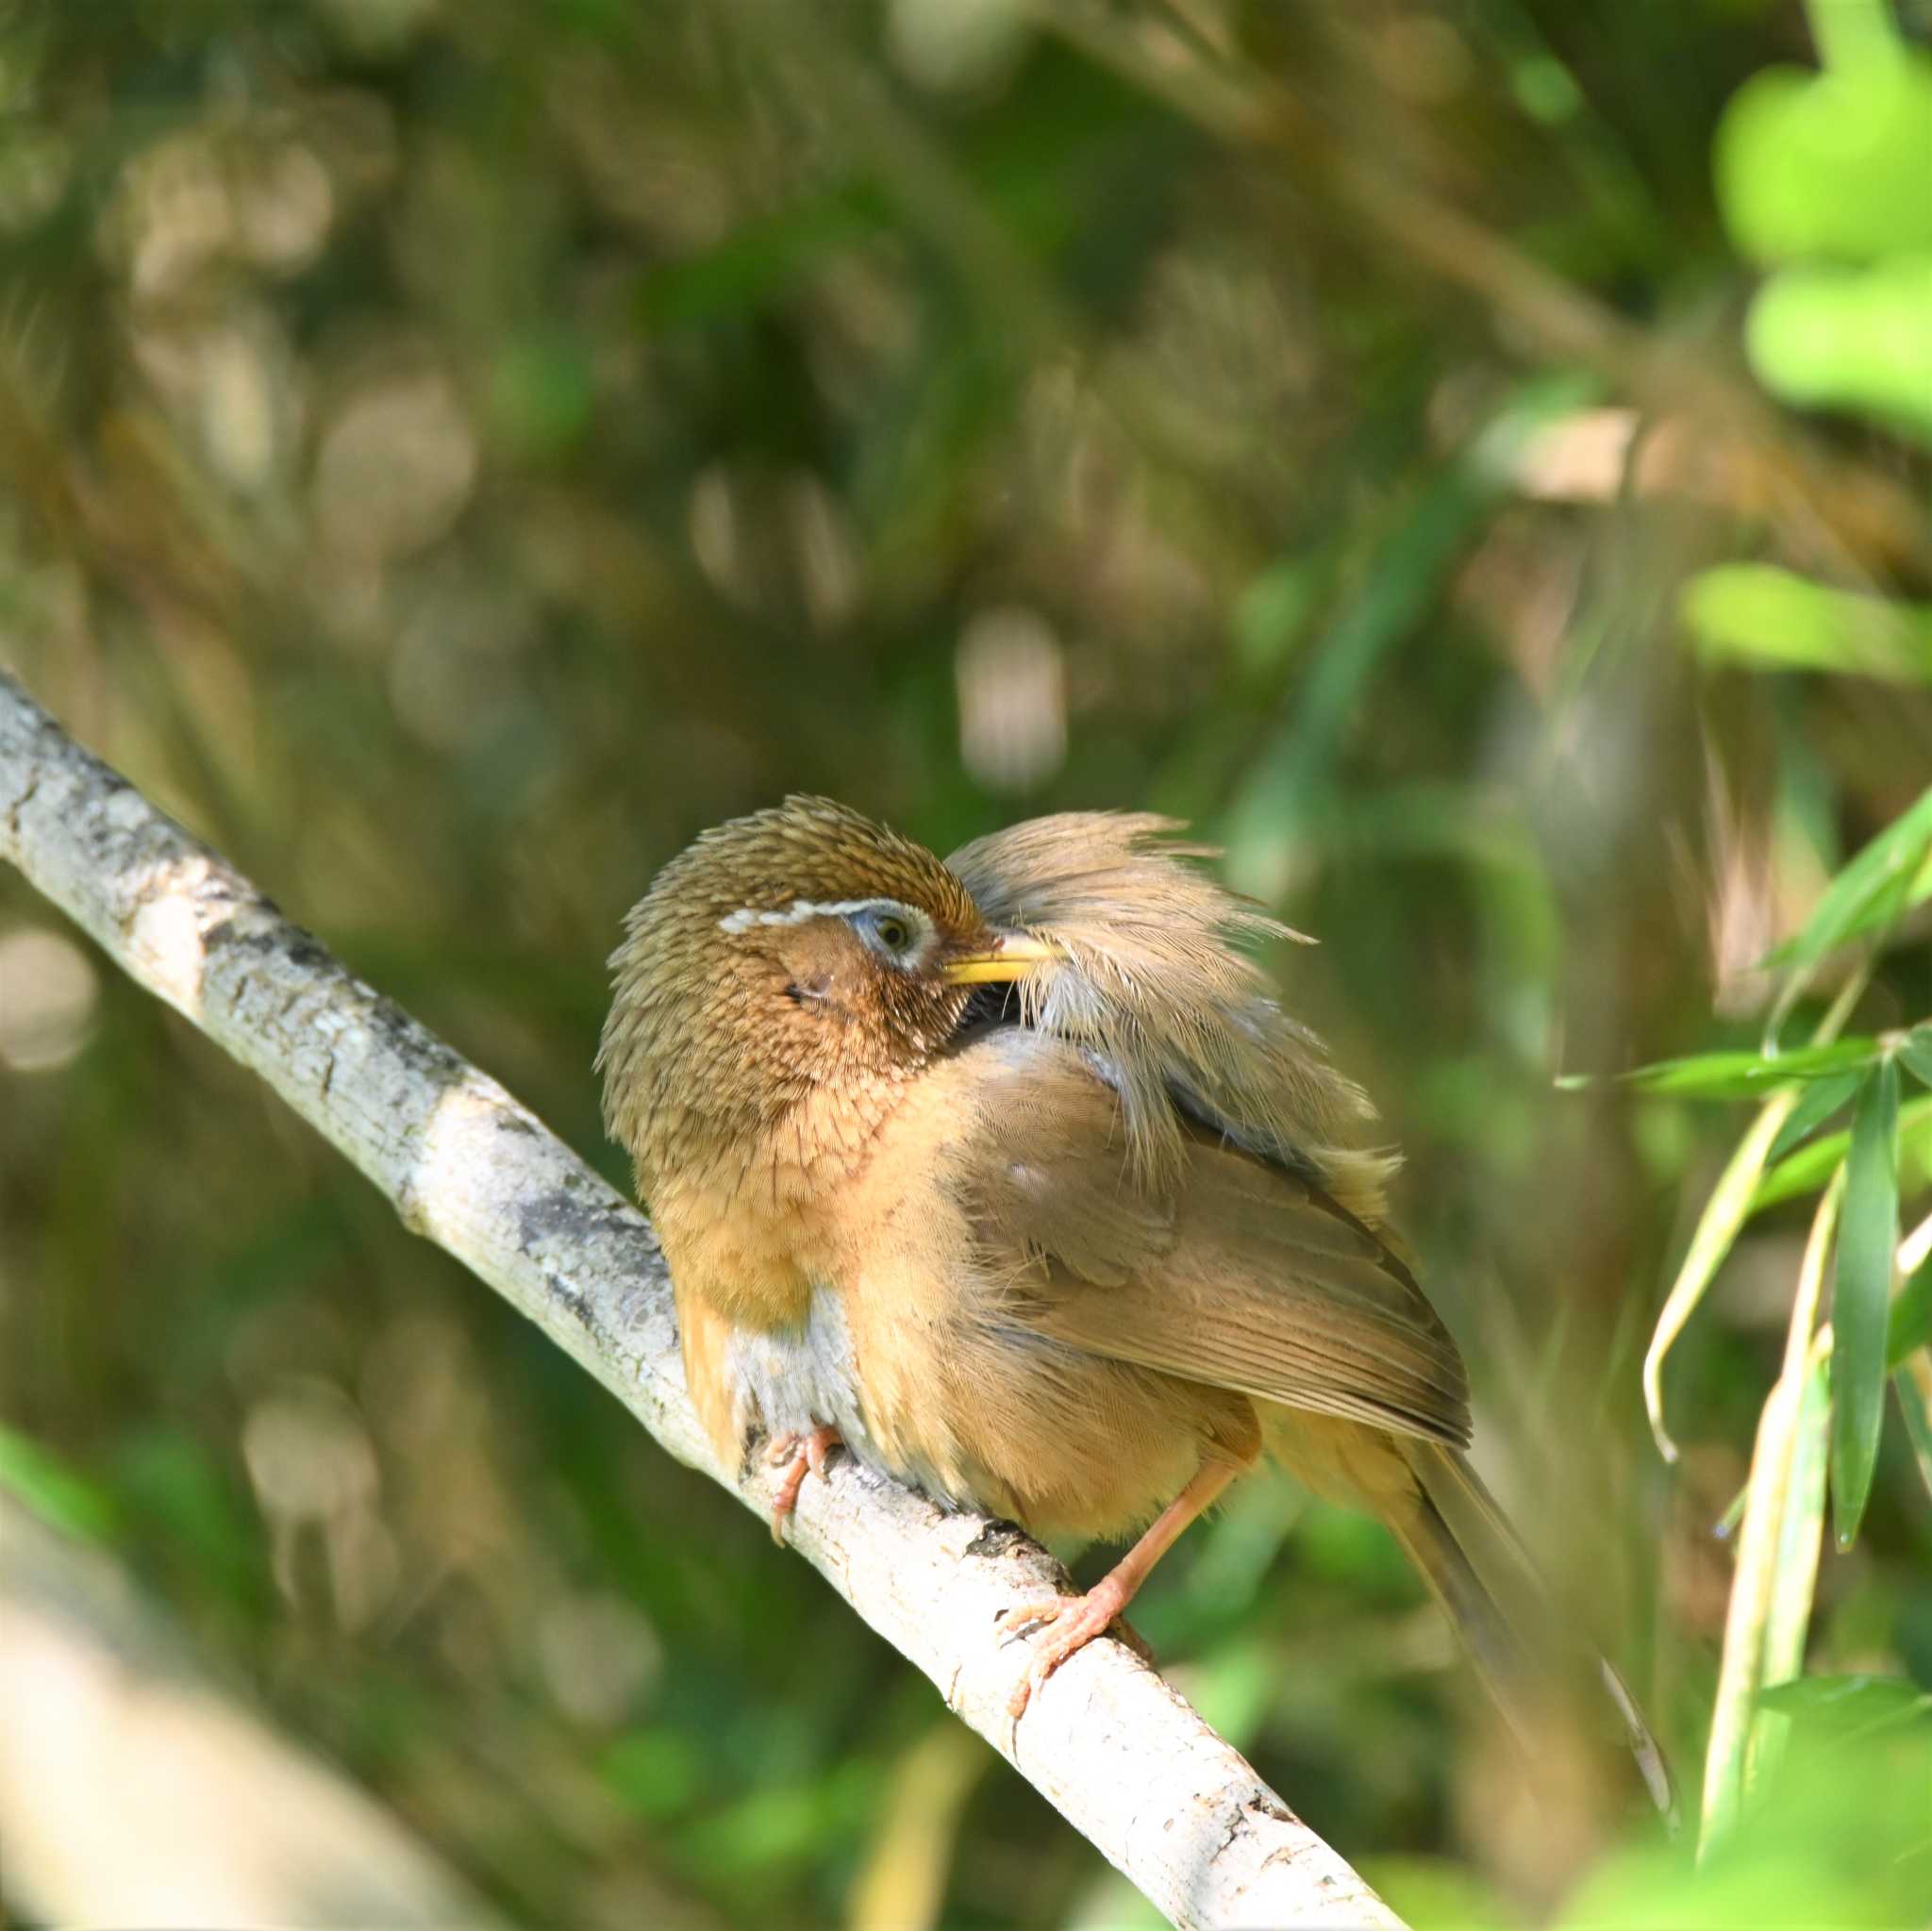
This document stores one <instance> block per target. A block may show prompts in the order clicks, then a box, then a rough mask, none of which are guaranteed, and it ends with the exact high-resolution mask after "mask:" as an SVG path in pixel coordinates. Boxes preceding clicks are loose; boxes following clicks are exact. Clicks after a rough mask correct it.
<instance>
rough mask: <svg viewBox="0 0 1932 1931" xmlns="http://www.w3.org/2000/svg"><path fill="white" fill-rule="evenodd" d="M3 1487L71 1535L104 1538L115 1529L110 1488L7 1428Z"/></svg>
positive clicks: (1, 1431) (0, 1467)
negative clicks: (104, 1486)
mask: <svg viewBox="0 0 1932 1931" xmlns="http://www.w3.org/2000/svg"><path fill="white" fill-rule="evenodd" d="M0 1489H5V1490H8V1493H10V1494H13V1495H17V1496H18V1497H19V1498H20V1500H21V1501H23V1502H24V1503H25V1504H26V1506H27V1507H29V1508H31V1509H32V1510H33V1511H34V1513H35V1514H36V1515H38V1516H40V1517H41V1518H42V1520H43V1521H44V1522H46V1523H48V1524H49V1525H50V1526H52V1527H54V1528H57V1529H60V1530H62V1531H63V1532H64V1533H66V1534H68V1535H70V1536H77V1537H81V1538H84V1539H85V1540H89V1541H94V1542H99V1541H105V1540H107V1539H108V1537H109V1536H110V1535H111V1534H112V1533H113V1530H114V1521H115V1517H114V1505H113V1502H112V1500H111V1499H110V1498H109V1497H108V1493H107V1491H106V1490H104V1489H99V1488H96V1487H95V1485H94V1484H93V1483H92V1482H91V1481H89V1480H88V1479H87V1478H86V1477H85V1476H84V1475H79V1474H76V1473H75V1472H74V1471H73V1470H72V1469H70V1468H69V1467H68V1466H67V1464H66V1463H65V1462H63V1461H62V1460H60V1459H59V1457H57V1456H54V1455H51V1454H49V1453H48V1451H47V1450H46V1449H44V1448H42V1446H41V1445H40V1443H39V1442H37V1441H33V1440H29V1439H28V1438H27V1437H26V1436H25V1435H17V1434H15V1433H14V1431H13V1430H12V1429H11V1428H5V1427H0Z"/></svg>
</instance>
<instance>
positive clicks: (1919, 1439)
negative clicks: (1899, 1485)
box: [1891, 1356, 1932, 1495]
mask: <svg viewBox="0 0 1932 1931" xmlns="http://www.w3.org/2000/svg"><path fill="white" fill-rule="evenodd" d="M1891 1391H1892V1392H1893V1393H1894V1394H1895V1395H1897V1397H1898V1408H1899V1413H1900V1414H1901V1415H1902V1416H1903V1417H1904V1418H1905V1424H1906V1440H1907V1441H1909V1442H1910V1443H1911V1445H1912V1459H1913V1460H1914V1461H1916V1462H1917V1463H1918V1465H1919V1478H1920V1480H1921V1481H1923V1482H1924V1485H1925V1492H1926V1493H1927V1494H1928V1495H1932V1359H1924V1358H1921V1357H1918V1356H1913V1357H1910V1358H1908V1359H1907V1361H1906V1362H1905V1364H1904V1365H1903V1366H1902V1367H1901V1368H1900V1369H1899V1371H1898V1373H1896V1374H1894V1375H1893V1376H1892V1377H1891Z"/></svg>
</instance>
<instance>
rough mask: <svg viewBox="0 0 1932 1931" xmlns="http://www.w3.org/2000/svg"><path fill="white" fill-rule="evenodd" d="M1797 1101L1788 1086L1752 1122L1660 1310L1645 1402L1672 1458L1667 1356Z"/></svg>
mask: <svg viewBox="0 0 1932 1931" xmlns="http://www.w3.org/2000/svg"><path fill="white" fill-rule="evenodd" d="M1797 1104H1798V1094H1797V1089H1796V1088H1795V1087H1787V1088H1786V1089H1785V1090H1784V1091H1783V1092H1781V1093H1778V1094H1776V1095H1774V1097H1773V1098H1772V1099H1771V1100H1769V1101H1768V1102H1767V1103H1766V1104H1765V1106H1764V1107H1762V1108H1761V1110H1760V1111H1759V1112H1758V1115H1757V1119H1756V1120H1754V1121H1753V1122H1752V1123H1751V1130H1750V1131H1749V1132H1748V1133H1746V1134H1745V1136H1744V1137H1743V1139H1742V1140H1740V1141H1739V1142H1738V1150H1737V1151H1736V1152H1735V1153H1734V1154H1732V1156H1731V1157H1730V1162H1729V1164H1728V1165H1727V1166H1726V1167H1725V1168H1724V1174H1723V1175H1722V1176H1721V1177H1720V1179H1719V1181H1718V1183H1717V1185H1716V1186H1715V1187H1714V1188H1712V1189H1711V1193H1710V1198H1709V1199H1708V1200H1707V1201H1706V1202H1705V1204H1704V1211H1703V1213H1702V1214H1700V1215H1699V1216H1698V1220H1697V1229H1696V1231H1695V1232H1694V1233H1693V1234H1692V1235H1691V1245H1690V1246H1689V1248H1688V1249H1686V1251H1685V1254H1684V1260H1683V1264H1682V1265H1681V1266H1680V1267H1679V1268H1678V1269H1677V1278H1676V1279H1675V1280H1674V1282H1672V1284H1671V1291H1670V1293H1669V1294H1668V1295H1667V1296H1666V1297H1665V1300H1664V1306H1663V1312H1662V1313H1661V1314H1659V1315H1658V1316H1657V1331H1656V1333H1654V1334H1653V1335H1652V1336H1651V1338H1650V1347H1649V1350H1648V1352H1647V1353H1646V1354H1645V1355H1644V1357H1643V1403H1644V1407H1645V1408H1646V1409H1647V1410H1648V1412H1649V1415H1650V1432H1651V1434H1652V1435H1653V1436H1654V1437H1655V1438H1656V1440H1657V1453H1658V1454H1659V1455H1661V1456H1662V1457H1663V1458H1664V1459H1665V1460H1666V1461H1675V1460H1676V1458H1677V1444H1676V1443H1675V1442H1674V1440H1672V1439H1671V1435H1670V1431H1669V1430H1668V1429H1667V1428H1666V1427H1665V1426H1664V1390H1663V1371H1664V1357H1665V1356H1666V1355H1667V1354H1669V1353H1670V1351H1671V1348H1672V1345H1673V1344H1674V1342H1675V1340H1676V1339H1677V1337H1678V1336H1679V1335H1680V1334H1682V1333H1683V1331H1684V1326H1685V1323H1687V1322H1688V1321H1689V1320H1690V1319H1691V1315H1692V1314H1693V1313H1695V1312H1696V1310H1697V1304H1698V1303H1699V1302H1700V1301H1702V1300H1703V1299H1704V1292H1705V1290H1706V1289H1707V1288H1708V1287H1709V1286H1710V1283H1711V1280H1712V1278H1713V1276H1715V1274H1716V1273H1717V1271H1718V1269H1719V1268H1720V1267H1722V1266H1723V1265H1724V1256H1725V1255H1727V1254H1728V1253H1729V1252H1730V1251H1731V1242H1732V1241H1733V1240H1736V1239H1737V1238H1738V1229H1739V1228H1740V1227H1741V1226H1742V1225H1743V1224H1744V1223H1745V1221H1746V1220H1747V1219H1749V1218H1750V1214H1751V1209H1752V1207H1753V1205H1754V1203H1755V1202H1756V1199H1757V1186H1758V1179H1759V1176H1760V1175H1761V1174H1763V1172H1764V1163H1765V1160H1766V1158H1767V1157H1768V1156H1769V1155H1770V1153H1771V1148H1772V1143H1773V1141H1774V1140H1776V1139H1777V1136H1778V1134H1779V1133H1780V1132H1781V1131H1782V1130H1783V1128H1784V1124H1785V1122H1786V1121H1787V1120H1788V1119H1790V1116H1791V1112H1792V1109H1793V1108H1794V1107H1796V1106H1797Z"/></svg>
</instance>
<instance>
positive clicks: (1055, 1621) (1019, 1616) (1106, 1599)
mask: <svg viewBox="0 0 1932 1931" xmlns="http://www.w3.org/2000/svg"><path fill="white" fill-rule="evenodd" d="M1113 1580H1114V1579H1113V1577H1112V1576H1110V1575H1109V1576H1104V1577H1103V1578H1102V1579H1101V1580H1100V1581H1099V1582H1097V1583H1095V1584H1094V1586H1093V1587H1092V1588H1091V1590H1088V1591H1087V1593H1086V1594H1085V1595H1084V1596H1044V1597H1042V1598H1041V1600H1040V1601H1038V1602H1034V1603H1023V1604H1022V1605H1021V1606H1019V1607H1018V1608H1017V1609H1009V1610H1008V1611H1007V1612H1006V1614H1005V1615H1004V1617H1003V1618H1002V1619H1001V1621H1002V1626H1003V1628H1004V1630H1005V1632H1006V1634H1007V1635H1008V1636H1009V1637H1011V1636H1015V1635H1017V1634H1018V1633H1019V1632H1020V1631H1021V1630H1023V1629H1027V1628H1031V1627H1033V1626H1034V1625H1035V1624H1039V1625H1041V1626H1042V1627H1047V1628H1049V1629H1050V1633H1049V1634H1048V1635H1047V1636H1046V1637H1045V1639H1044V1640H1042V1641H1041V1643H1040V1645H1039V1646H1038V1647H1037V1648H1036V1649H1035V1650H1034V1652H1033V1657H1032V1660H1031V1661H1030V1662H1029V1663H1028V1664H1027V1666H1026V1673H1025V1674H1024V1675H1023V1676H1022V1677H1021V1678H1020V1680H1019V1682H1018V1683H1017V1684H1015V1685H1014V1687H1013V1693H1012V1695H1011V1697H1010V1698H1009V1699H1008V1703H1007V1714H1008V1717H1010V1718H1011V1719H1012V1721H1013V1722H1014V1723H1018V1722H1019V1721H1020V1719H1021V1718H1022V1717H1023V1716H1024V1714H1025V1713H1026V1706H1027V1705H1028V1704H1029V1703H1031V1702H1032V1700H1033V1695H1034V1692H1035V1691H1036V1690H1038V1689H1039V1688H1040V1686H1041V1684H1042V1683H1044V1682H1045V1681H1046V1679H1047V1678H1048V1677H1049V1676H1051V1675H1052V1674H1053V1673H1054V1672H1055V1671H1056V1670H1058V1668H1059V1666H1060V1665H1061V1664H1062V1663H1063V1662H1065V1661H1066V1659H1067V1658H1068V1657H1069V1656H1073V1655H1074V1653H1075V1652H1076V1651H1079V1650H1083V1649H1085V1648H1086V1647H1087V1645H1088V1644H1089V1643H1090V1642H1091V1641H1092V1640H1093V1639H1094V1638H1095V1637H1096V1636H1105V1635H1106V1634H1107V1632H1108V1630H1109V1629H1111V1630H1113V1631H1114V1633H1115V1635H1116V1636H1117V1637H1118V1638H1119V1640H1121V1641H1122V1642H1124V1643H1125V1644H1126V1646H1127V1647H1128V1648H1129V1649H1130V1650H1132V1651H1133V1652H1134V1654H1135V1655H1136V1656H1139V1657H1140V1658H1141V1661H1142V1662H1143V1663H1146V1664H1148V1665H1149V1666H1150V1667H1151V1666H1152V1664H1153V1661H1154V1652H1153V1651H1152V1650H1151V1649H1149V1648H1148V1647H1147V1644H1146V1642H1145V1640H1143V1639H1142V1638H1141V1635H1140V1634H1139V1632H1138V1631H1137V1630H1135V1628H1134V1627H1133V1625H1132V1624H1131V1623H1127V1622H1125V1621H1124V1620H1123V1618H1122V1614H1121V1612H1122V1611H1123V1610H1124V1608H1125V1607H1126V1606H1127V1591H1125V1590H1122V1589H1120V1588H1118V1587H1116V1586H1110V1585H1112V1584H1113Z"/></svg>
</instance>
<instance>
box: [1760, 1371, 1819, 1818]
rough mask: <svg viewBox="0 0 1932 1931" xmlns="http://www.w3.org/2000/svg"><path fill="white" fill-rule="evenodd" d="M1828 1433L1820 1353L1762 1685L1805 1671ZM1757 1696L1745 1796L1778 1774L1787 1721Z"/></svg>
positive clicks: (1810, 1378)
mask: <svg viewBox="0 0 1932 1931" xmlns="http://www.w3.org/2000/svg"><path fill="white" fill-rule="evenodd" d="M1830 1432H1831V1357H1830V1355H1829V1354H1828V1353H1825V1352H1823V1351H1820V1352H1818V1353H1817V1354H1816V1355H1815V1357H1814V1358H1813V1359H1812V1361H1811V1362H1810V1364H1809V1366H1808V1367H1807V1369H1806V1371H1805V1387H1804V1392H1803V1393H1802V1394H1801V1395H1800V1396H1799V1400H1798V1413H1797V1417H1796V1420H1795V1421H1794V1423H1793V1424H1792V1429H1791V1440H1790V1473H1788V1475H1787V1477H1786V1483H1785V1496H1784V1516H1783V1519H1782V1521H1781V1522H1780V1523H1779V1524H1778V1539H1777V1553H1776V1555H1775V1556H1774V1561H1773V1570H1772V1576H1771V1588H1770V1594H1769V1599H1768V1602H1767V1604H1766V1612H1765V1618H1764V1627H1763V1632H1762V1650H1761V1655H1760V1659H1759V1675H1760V1680H1761V1681H1762V1682H1764V1683H1767V1684H1785V1683H1789V1682H1790V1681H1791V1680H1793V1679H1795V1678H1796V1677H1797V1676H1798V1674H1799V1673H1800V1672H1801V1671H1802V1670H1803V1669H1804V1667H1805V1639H1806V1635H1807V1632H1808V1630H1809V1628H1810V1625H1811V1600H1812V1593H1813V1591H1814V1590H1815V1589H1816V1587H1817V1582H1818V1552H1819V1549H1820V1548H1821V1546H1822V1545H1823V1543H1824V1475H1825V1467H1826V1463H1827V1460H1828V1454H1827V1450H1828V1446H1829V1437H1830ZM1764 1703H1765V1698H1764V1696H1762V1695H1760V1697H1759V1699H1758V1704H1759V1706H1758V1709H1757V1714H1756V1716H1755V1717H1754V1718H1753V1721H1752V1724H1751V1735H1750V1742H1749V1748H1748V1753H1747V1757H1746V1769H1745V1783H1746V1788H1747V1790H1759V1789H1761V1788H1762V1787H1763V1786H1764V1785H1765V1784H1766V1783H1767V1782H1769V1781H1770V1779H1771V1778H1773V1777H1774V1776H1775V1774H1776V1773H1777V1767H1778V1763H1779V1761H1780V1760H1781V1758H1782V1756H1783V1754H1784V1747H1785V1743H1786V1740H1787V1736H1788V1733H1789V1731H1790V1718H1789V1717H1787V1716H1782V1715H1778V1714H1776V1713H1775V1706H1773V1708H1772V1709H1771V1710H1767V1709H1766V1708H1765V1707H1764Z"/></svg>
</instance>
